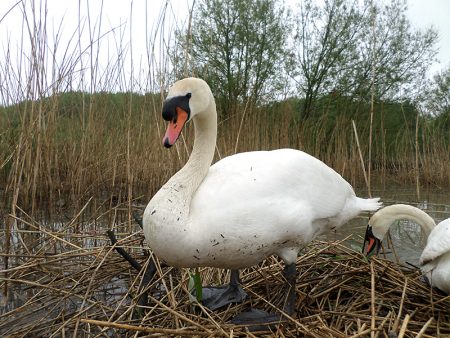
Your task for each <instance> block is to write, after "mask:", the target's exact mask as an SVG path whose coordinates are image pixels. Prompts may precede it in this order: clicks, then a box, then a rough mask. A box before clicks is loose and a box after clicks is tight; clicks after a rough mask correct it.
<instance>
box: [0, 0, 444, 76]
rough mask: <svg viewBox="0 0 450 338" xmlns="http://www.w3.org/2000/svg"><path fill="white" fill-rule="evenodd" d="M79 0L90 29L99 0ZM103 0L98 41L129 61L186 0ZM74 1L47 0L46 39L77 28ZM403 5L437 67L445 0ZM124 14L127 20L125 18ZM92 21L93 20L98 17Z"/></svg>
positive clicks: (2, 28)
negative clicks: (162, 18) (431, 35)
mask: <svg viewBox="0 0 450 338" xmlns="http://www.w3.org/2000/svg"><path fill="white" fill-rule="evenodd" d="M17 2H18V0H0V32H1V33H0V57H3V56H4V55H5V50H6V49H7V48H8V43H9V48H10V49H12V50H15V48H16V47H17V46H20V40H21V39H20V36H21V34H22V22H23V21H22V18H23V13H22V6H20V5H19V6H15V7H14V4H16V3H17ZM24 2H26V3H27V4H28V6H27V7H28V8H30V3H32V1H31V0H25V1H24ZM80 2H81V17H82V18H87V17H88V15H89V16H90V18H91V20H90V21H91V29H93V25H94V24H96V20H97V18H98V17H99V11H100V8H101V3H102V2H101V0H80ZM296 2H297V1H296V0H287V3H296ZM35 3H36V4H37V5H39V4H40V3H41V2H40V1H39V0H35ZM44 3H45V2H44ZM103 3H104V7H103V15H102V22H101V32H102V33H106V32H108V31H110V30H111V29H112V28H114V29H115V30H114V32H113V33H111V32H110V33H108V34H107V39H106V40H107V42H102V43H103V44H102V49H104V50H107V49H108V48H112V49H114V48H115V47H116V46H115V45H114V44H116V43H117V41H118V40H120V37H121V36H122V37H123V39H122V41H125V42H126V43H128V42H129V41H130V40H131V41H132V51H133V64H135V63H136V64H139V62H140V61H139V60H141V61H142V58H143V57H145V53H146V47H145V43H146V41H147V39H148V36H147V37H146V33H147V34H153V32H154V31H155V27H157V26H158V21H157V19H158V17H159V15H160V13H161V10H162V8H163V6H164V4H166V3H168V6H167V14H166V24H168V25H169V26H171V27H168V29H166V30H167V31H170V30H171V29H172V28H173V26H174V25H175V24H176V23H180V24H183V22H184V21H185V20H186V18H187V17H188V15H187V14H188V8H189V6H190V4H192V0H172V1H168V2H167V1H166V0H149V1H147V2H146V0H134V1H126V0H104V2H103ZM78 4H79V0H66V1H61V0H47V5H48V14H47V30H48V35H49V36H50V40H51V39H52V37H53V36H56V32H57V31H58V26H59V25H61V31H62V34H60V36H59V37H60V39H61V40H60V44H61V45H64V39H69V38H70V36H71V35H72V34H74V33H76V32H77V27H78V24H79V9H78ZM88 5H89V11H88V7H87V6H88ZM408 7H409V10H408V15H409V17H410V20H411V23H412V24H413V26H414V27H417V28H420V29H424V28H426V27H429V26H431V25H432V26H434V27H435V28H436V29H437V30H438V33H439V41H438V47H439V49H440V51H439V54H438V62H437V63H436V64H435V65H433V67H432V73H434V72H436V71H438V70H440V69H443V68H444V67H446V66H447V65H449V64H450V19H449V18H450V0H408ZM11 8H12V9H11ZM8 11H9V13H8ZM27 13H31V11H30V10H27ZM130 17H131V18H132V20H130ZM84 22H85V23H86V22H87V21H84ZM146 22H147V26H146V24H145V23H146ZM130 24H131V31H132V33H131V34H130ZM96 25H97V26H98V23H97V24H96ZM88 31H89V27H88V25H85V29H84V31H83V34H86V37H84V39H85V44H86V45H89V41H88V40H87V39H88ZM8 41H9V42H8ZM50 43H51V42H50ZM66 44H67V42H66ZM103 47H105V48H103ZM127 48H129V46H128V47H127ZM102 60H103V61H101V62H104V63H108V62H110V61H111V60H108V59H107V57H105V58H104V59H102ZM0 64H1V62H0ZM102 66H104V65H99V67H102Z"/></svg>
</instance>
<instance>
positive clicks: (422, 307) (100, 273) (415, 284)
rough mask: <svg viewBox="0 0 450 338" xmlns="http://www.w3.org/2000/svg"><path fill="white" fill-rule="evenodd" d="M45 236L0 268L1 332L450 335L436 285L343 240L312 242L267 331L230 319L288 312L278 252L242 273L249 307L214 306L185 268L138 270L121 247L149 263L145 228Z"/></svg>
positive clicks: (449, 312)
mask: <svg viewBox="0 0 450 338" xmlns="http://www.w3.org/2000/svg"><path fill="white" fill-rule="evenodd" d="M39 236H40V237H39V241H37V242H35V243H39V244H36V245H35V246H33V247H31V246H30V245H28V246H26V245H25V243H27V241H25V240H24V239H23V238H21V239H20V240H19V241H18V242H17V243H16V249H15V251H14V254H12V253H5V254H4V257H6V256H8V257H9V263H8V266H7V267H6V268H5V267H3V271H1V272H0V273H1V280H0V282H1V285H0V287H1V291H0V292H1V295H2V304H0V310H1V312H0V313H1V316H0V336H3V337H6V336H14V337H19V336H28V337H37V336H44V337H54V336H64V335H65V334H70V335H72V336H76V337H95V336H99V337H103V336H120V337H129V336H146V335H151V336H153V335H154V336H158V335H160V336H180V337H184V336H208V337H219V336H227V337H231V336H252V337H253V336H264V335H267V336H280V337H299V336H308V337H350V336H351V337H366V336H370V335H371V334H372V335H373V336H374V337H387V336H389V337H394V336H398V337H417V336H422V337H436V336H439V335H441V336H444V335H450V296H445V295H443V294H441V293H439V292H438V291H437V290H433V289H431V288H430V287H429V286H428V285H427V284H425V283H424V282H423V281H422V279H421V276H420V272H419V271H418V270H417V269H413V268H406V267H401V266H399V265H397V264H395V263H393V262H390V261H387V260H384V259H379V258H373V259H372V260H371V261H370V262H368V261H367V260H366V259H365V258H364V257H363V255H362V254H360V253H358V252H355V251H353V250H352V249H349V248H347V247H346V246H345V245H344V244H343V243H342V242H321V241H315V242H313V243H311V244H310V245H309V246H308V247H306V248H305V249H304V250H303V252H302V255H301V256H300V257H299V258H298V261H297V271H298V277H297V284H296V291H297V303H296V310H297V311H296V313H295V315H293V316H288V315H285V316H284V319H283V320H282V322H280V323H278V325H275V326H274V327H271V328H270V329H269V331H266V332H252V331H250V330H249V328H248V327H245V326H236V325H232V324H230V320H231V319H232V318H233V316H235V315H236V314H237V313H239V312H241V311H245V310H247V309H248V308H250V307H253V308H257V309H262V310H266V311H268V312H280V311H281V309H282V308H283V302H284V301H285V295H284V292H285V290H284V288H283V285H284V278H283V275H282V271H283V264H282V263H281V262H280V261H279V260H277V259H276V258H275V257H271V258H269V259H267V260H266V261H264V262H263V263H261V264H260V265H259V266H256V267H253V268H249V269H246V270H243V271H241V279H242V285H243V288H244V289H245V291H246V292H247V293H248V295H249V297H248V299H247V300H246V301H245V302H244V303H241V304H235V305H229V306H228V307H225V308H223V309H220V310H216V311H210V310H208V309H206V308H204V307H203V306H201V305H199V304H196V303H195V302H193V301H192V297H190V293H189V292H188V280H189V273H188V271H187V270H186V269H181V270H180V269H175V268H171V267H162V266H161V265H160V264H159V262H158V261H157V260H156V263H157V264H156V265H157V272H156V275H155V277H154V279H153V280H152V282H151V283H150V284H148V285H147V286H146V287H143V285H142V280H143V278H142V276H143V272H142V271H143V270H144V269H142V270H141V272H136V270H135V269H133V268H132V267H131V266H130V264H129V263H128V262H126V261H125V260H123V258H122V257H121V256H120V255H118V254H117V252H116V251H115V247H116V246H120V247H122V248H124V249H125V250H126V251H127V252H129V253H130V254H131V255H132V256H133V257H134V258H135V259H136V260H137V261H138V262H139V264H141V265H142V266H144V267H145V266H146V264H148V262H149V260H150V259H153V258H152V257H151V256H149V255H148V252H146V251H145V249H144V247H143V246H142V243H143V236H142V233H141V232H140V231H136V232H135V233H132V234H130V235H125V234H121V236H120V238H121V239H120V240H119V241H118V242H117V243H116V245H111V243H110V241H109V239H108V237H107V236H105V235H103V234H98V233H85V234H81V235H77V236H75V237H74V235H72V237H67V236H66V235H65V234H64V233H62V232H51V231H43V232H42V229H41V231H40V235H39ZM86 241H88V242H89V245H86V243H87V242H86ZM20 243H22V244H23V246H22V247H21V246H20V245H21V244H20ZM28 243H30V242H29V241H28ZM19 248H21V249H20V250H19ZM201 275H202V280H203V284H204V285H211V284H216V285H217V284H223V283H226V282H228V278H229V276H228V275H229V273H228V272H227V271H225V270H219V269H212V268H205V269H202V270H201ZM143 298H145V299H143Z"/></svg>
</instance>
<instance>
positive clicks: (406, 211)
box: [363, 204, 435, 256]
mask: <svg viewBox="0 0 450 338" xmlns="http://www.w3.org/2000/svg"><path fill="white" fill-rule="evenodd" d="M402 219H403V220H404V219H406V220H410V221H412V222H414V223H416V224H419V225H420V226H421V227H422V228H423V229H424V230H425V232H426V235H427V236H428V234H429V233H430V232H431V230H432V229H433V228H434V227H435V223H434V220H433V219H432V218H431V217H430V216H428V215H427V213H425V212H424V211H422V210H420V209H418V208H416V207H413V206H411V205H407V204H393V205H389V206H387V207H384V208H383V209H380V210H378V211H377V212H376V213H375V214H373V216H372V217H371V218H370V220H369V224H368V225H367V230H366V235H365V237H364V247H363V253H364V254H365V255H366V256H371V255H372V254H374V253H375V254H378V252H379V251H380V248H381V242H382V241H383V239H384V236H385V235H386V233H387V232H388V230H389V228H390V227H391V225H392V224H393V223H395V222H396V221H398V220H402Z"/></svg>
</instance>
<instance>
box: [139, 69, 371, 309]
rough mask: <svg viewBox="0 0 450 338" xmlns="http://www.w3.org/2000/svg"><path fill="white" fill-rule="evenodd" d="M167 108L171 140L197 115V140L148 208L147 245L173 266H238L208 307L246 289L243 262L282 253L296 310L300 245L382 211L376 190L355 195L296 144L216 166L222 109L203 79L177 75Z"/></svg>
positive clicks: (145, 223)
mask: <svg viewBox="0 0 450 338" xmlns="http://www.w3.org/2000/svg"><path fill="white" fill-rule="evenodd" d="M162 116H163V118H164V119H165V120H166V121H168V122H169V123H168V127H167V131H166V133H165V135H164V138H163V143H164V146H166V147H170V146H172V145H173V144H174V143H175V142H176V140H177V139H178V137H179V135H180V133H181V131H182V129H183V126H184V125H185V124H186V123H187V122H188V121H190V120H192V121H193V122H194V127H195V140H194V146H193V150H192V153H191V155H190V157H189V160H188V161H187V163H186V164H185V166H184V167H183V168H182V169H181V170H180V171H178V172H177V173H176V174H175V175H174V176H172V177H171V178H170V179H169V181H168V182H167V183H166V184H164V186H163V187H162V188H161V189H160V190H159V191H158V192H157V193H156V194H155V195H154V196H153V198H152V199H151V201H150V202H149V204H148V205H147V207H146V209H145V212H144V216H143V228H144V234H145V238H146V241H147V243H148V244H149V246H150V248H151V249H152V250H153V252H154V253H155V255H156V256H157V257H159V258H161V259H162V260H164V261H165V262H166V263H168V264H169V265H171V266H175V267H184V268H187V267H205V266H208V267H217V268H227V269H232V274H231V283H230V286H229V287H228V288H226V289H224V290H225V291H224V295H214V296H213V297H217V298H220V299H221V300H220V301H218V303H217V302H213V303H212V304H210V308H217V307H218V306H220V305H223V304H225V303H226V300H228V297H230V293H233V292H237V293H239V292H241V291H242V290H239V291H237V289H238V287H237V286H239V273H238V271H237V269H240V268H245V267H250V266H252V265H255V264H257V263H259V262H261V261H262V260H263V259H264V258H266V257H268V256H270V255H273V254H276V255H278V256H279V257H281V258H282V259H283V261H284V262H285V265H286V268H285V271H284V273H285V277H286V280H287V286H288V290H290V291H289V292H288V301H287V305H286V309H285V310H286V311H287V312H288V313H293V312H294V305H295V304H294V303H295V277H296V267H295V262H296V259H297V254H298V252H299V250H300V248H302V247H303V246H304V245H305V244H306V243H308V242H309V241H311V240H312V239H313V238H314V237H316V236H318V235H320V234H322V233H324V232H327V231H329V230H330V229H334V228H337V227H340V226H341V225H342V224H344V223H345V222H347V221H348V220H349V219H351V218H354V217H355V216H357V215H358V214H359V213H361V212H363V211H374V210H377V209H378V208H379V207H380V203H379V202H378V200H379V199H378V198H375V199H362V198H359V197H356V196H355V193H354V191H353V188H352V187H351V185H350V184H349V183H348V182H347V181H345V180H344V179H343V178H342V177H341V176H340V175H339V174H338V173H336V172H335V171H334V170H333V169H331V168H330V167H328V166H327V165H325V164H324V163H323V162H321V161H320V160H318V159H316V158H314V157H313V156H310V155H308V154H306V153H304V152H302V151H298V150H293V149H280V150H275V151H254V152H246V153H239V154H236V155H233V156H229V157H226V158H224V159H222V160H221V161H219V162H217V163H215V164H214V165H213V166H211V162H212V160H213V156H214V151H215V146H216V136H217V113H216V105H215V101H214V97H213V94H212V92H211V89H210V88H209V86H208V85H207V83H206V82H205V81H203V80H201V79H197V78H186V79H183V80H180V81H177V82H175V84H173V86H172V87H171V88H170V89H169V92H168V95H167V98H166V100H165V102H164V105H163V111H162ZM239 288H240V286H239ZM237 297H238V298H239V296H237ZM224 298H225V303H224V302H222V300H224ZM228 302H229V301H228ZM217 304H220V305H217ZM207 306H208V305H207Z"/></svg>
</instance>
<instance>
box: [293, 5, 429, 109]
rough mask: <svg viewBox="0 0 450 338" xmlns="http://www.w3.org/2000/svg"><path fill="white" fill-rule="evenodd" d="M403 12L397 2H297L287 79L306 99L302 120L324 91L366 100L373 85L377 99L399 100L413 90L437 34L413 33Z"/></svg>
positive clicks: (423, 71)
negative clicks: (289, 77)
mask: <svg viewBox="0 0 450 338" xmlns="http://www.w3.org/2000/svg"><path fill="white" fill-rule="evenodd" d="M406 10H407V7H406V3H405V2H404V1H402V0H391V1H390V2H389V3H387V4H386V3H378V2H369V1H365V2H362V3H361V2H359V1H356V0H325V2H324V4H323V5H321V4H319V3H317V2H316V1H314V0H303V1H302V4H301V6H300V8H299V14H298V16H297V19H296V28H295V29H296V35H295V38H294V41H295V45H294V47H296V48H295V53H294V58H293V60H292V66H293V70H294V71H293V72H292V74H293V76H294V78H295V80H296V82H297V87H298V89H299V90H301V91H302V92H303V93H304V95H305V101H304V104H303V111H302V113H303V115H304V116H306V117H307V116H309V115H311V114H312V113H314V102H315V100H316V99H317V98H318V96H320V95H323V94H326V93H329V92H341V93H344V94H345V95H346V96H348V95H350V96H351V97H354V98H359V99H363V100H367V99H368V98H369V93H370V90H371V86H372V80H373V82H374V83H373V86H374V89H375V98H376V99H377V100H381V99H389V100H392V99H398V98H401V94H403V96H406V95H405V94H412V93H413V91H414V89H416V88H418V86H417V84H418V83H420V82H421V81H422V80H423V79H424V78H425V73H426V70H427V69H428V67H429V66H430V64H431V63H432V61H433V60H434V56H435V53H436V51H435V42H436V39H437V34H436V32H435V31H434V30H432V29H431V28H430V29H427V30H425V31H414V30H413V29H412V28H411V25H410V23H409V21H408V19H407V17H406ZM372 67H374V70H375V76H374V77H373V78H372V69H373V68H372Z"/></svg>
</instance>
